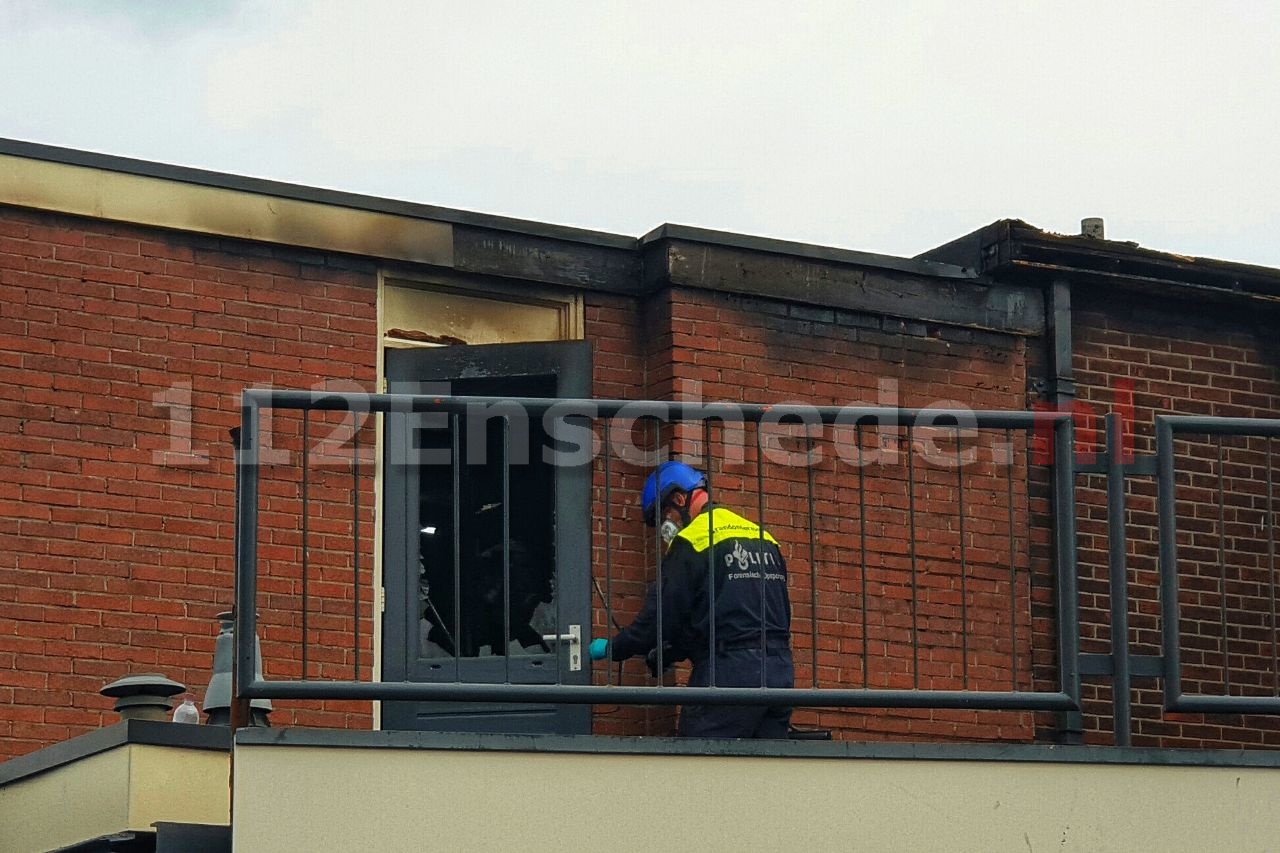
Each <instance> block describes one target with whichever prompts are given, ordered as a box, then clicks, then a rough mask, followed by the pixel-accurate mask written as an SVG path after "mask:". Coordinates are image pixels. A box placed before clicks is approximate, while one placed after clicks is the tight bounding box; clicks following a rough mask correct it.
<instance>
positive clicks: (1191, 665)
mask: <svg viewBox="0 0 1280 853" xmlns="http://www.w3.org/2000/svg"><path fill="white" fill-rule="evenodd" d="M1072 299H1073V307H1074V311H1075V315H1074V319H1073V324H1072V334H1073V337H1074V347H1075V353H1074V361H1073V366H1074V369H1075V371H1076V381H1077V393H1078V397H1079V399H1080V400H1081V401H1082V402H1083V403H1085V404H1086V406H1087V407H1088V408H1089V409H1091V410H1092V411H1093V412H1094V413H1096V414H1097V415H1098V417H1099V418H1101V416H1102V415H1104V414H1105V413H1107V412H1110V411H1119V412H1121V413H1122V414H1126V416H1128V413H1130V412H1131V413H1132V416H1131V417H1130V418H1129V419H1130V420H1131V421H1132V430H1133V449H1134V451H1135V452H1136V453H1137V454H1139V455H1141V454H1147V453H1153V452H1154V450H1155V447H1154V440H1153V437H1152V436H1153V433H1152V424H1153V418H1154V417H1155V415H1157V414H1178V415H1212V416H1220V417H1261V418H1274V417H1276V416H1277V412H1278V411H1280V349H1277V346H1276V343H1275V337H1274V318H1273V317H1268V316H1267V315H1266V314H1265V313H1264V312H1259V311H1257V310H1254V309H1246V308H1230V307H1222V306H1213V305H1202V304H1191V303H1182V302H1176V301H1169V300H1157V299H1153V298H1149V297H1138V296H1121V295H1117V294H1115V293H1112V292H1106V293H1103V292H1101V291H1095V290H1089V289H1084V288H1077V289H1076V291H1075V292H1073V295H1072ZM1098 429H1099V433H1098V438H1099V440H1101V421H1099V424H1098ZM1278 450H1280V446H1277V445H1276V444H1275V442H1272V453H1271V455H1270V456H1269V455H1268V450H1267V447H1266V444H1265V442H1260V441H1258V440H1256V439H1255V440H1244V439H1235V438H1226V439H1224V440H1223V442H1222V447H1221V451H1220V450H1219V446H1218V443H1217V442H1216V441H1215V440H1213V439H1209V438H1203V437H1190V438H1189V440H1184V441H1179V442H1177V447H1176V452H1177V462H1176V466H1175V468H1176V470H1177V482H1178V497H1179V507H1178V530H1179V537H1178V541H1179V574H1180V577H1181V581H1180V586H1179V599H1180V601H1181V610H1182V612H1181V617H1182V624H1181V625H1180V632H1181V634H1182V635H1183V636H1182V641H1181V644H1180V648H1181V649H1182V652H1181V653H1182V657H1183V681H1184V684H1183V688H1184V690H1185V691H1186V692H1188V693H1196V692H1203V693H1205V694H1210V695H1212V694H1222V693H1229V694H1234V695H1274V691H1275V688H1276V685H1275V681H1274V679H1275V677H1276V674H1275V673H1276V667H1275V659H1274V648H1273V645H1272V643H1273V638H1274V633H1273V629H1272V627H1271V626H1270V620H1271V618H1272V617H1271V615H1270V613H1271V611H1270V600H1271V598H1272V596H1273V595H1274V591H1275V587H1274V579H1273V578H1271V577H1270V571H1269V570H1268V555H1267V539H1266V536H1267V533H1266V531H1267V523H1266V517H1265V514H1266V506H1267V502H1266V494H1265V492H1266V477H1267V468H1268V463H1269V465H1270V469H1271V477H1272V479H1273V480H1274V481H1277V482H1280V469H1277V463H1276V460H1277V459H1280V455H1277V454H1276V451H1278ZM1219 452H1221V456H1219ZM1219 472H1222V474H1223V478H1222V480H1221V486H1222V489H1221V494H1222V501H1221V505H1219V500H1218V495H1219V485H1220V481H1219V479H1218V475H1219ZM1081 485H1082V488H1081V489H1080V490H1079V491H1078V493H1077V495H1078V498H1077V499H1078V501H1079V522H1078V524H1079V533H1080V544H1081V550H1080V576H1081V606H1082V614H1081V617H1082V651H1085V652H1097V653H1105V652H1107V651H1108V650H1109V648H1110V646H1109V636H1110V628H1109V615H1108V609H1107V608H1108V598H1107V596H1108V593H1109V585H1108V583H1107V534H1108V519H1107V513H1106V492H1105V489H1106V483H1105V479H1104V478H1103V477H1101V476H1098V475H1090V476H1086V477H1083V478H1082V479H1081ZM1155 495H1156V492H1155V484H1154V480H1153V478H1151V477H1142V476H1138V477H1132V478H1129V481H1128V488H1127V503H1128V523H1127V527H1126V532H1127V537H1128V556H1127V561H1128V568H1129V595H1130V608H1129V610H1130V612H1129V626H1130V641H1131V644H1132V645H1131V650H1132V652H1133V653H1135V654H1144V655H1158V654H1160V618H1159V616H1160V607H1159V600H1158V596H1157V586H1158V583H1159V576H1158V572H1157V560H1156V556H1157V547H1156V542H1157V539H1156V523H1157V519H1156V505H1155ZM1277 498H1280V495H1278V496H1277ZM1273 505H1274V509H1273V517H1272V520H1271V525H1272V528H1273V529H1274V525H1275V520H1276V519H1275V517H1274V510H1280V499H1277V500H1274V501H1273ZM1220 545H1221V546H1222V548H1221V551H1220V550H1219V546H1220ZM1224 570H1225V577H1224ZM1224 589H1225V595H1226V597H1225V598H1224ZM1224 622H1225V623H1226V625H1227V626H1228V638H1227V640H1226V643H1225V645H1224V643H1223V640H1222V635H1223V623H1224ZM1226 654H1230V658H1231V663H1230V665H1226V666H1224V662H1225V660H1226V658H1225V655H1226ZM1133 686H1134V692H1133V702H1134V707H1133V742H1134V744H1135V745H1156V744H1159V745H1163V746H1183V747H1239V746H1245V747H1258V746H1275V745H1280V723H1278V722H1277V720H1276V719H1275V718H1273V717H1256V716H1240V715H1212V716H1208V717H1206V716H1204V715H1191V714H1176V713H1168V714H1166V713H1163V712H1162V710H1161V702H1162V694H1161V692H1160V689H1159V688H1160V682H1159V681H1157V680H1155V679H1151V678H1134V680H1133ZM1084 692H1085V698H1086V703H1087V713H1086V720H1085V723H1086V732H1085V736H1086V740H1087V741H1089V742H1103V743H1107V742H1110V741H1111V737H1112V720H1111V717H1110V707H1111V706H1110V699H1111V689H1110V681H1109V679H1107V678H1094V679H1086V680H1085V682H1084Z"/></svg>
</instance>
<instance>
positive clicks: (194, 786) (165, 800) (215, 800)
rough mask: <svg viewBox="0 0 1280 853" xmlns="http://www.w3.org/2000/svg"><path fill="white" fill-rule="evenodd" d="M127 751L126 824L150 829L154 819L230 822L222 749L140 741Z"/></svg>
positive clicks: (227, 767) (228, 786)
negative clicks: (128, 753)
mask: <svg viewBox="0 0 1280 853" xmlns="http://www.w3.org/2000/svg"><path fill="white" fill-rule="evenodd" d="M130 750H131V751H132V761H131V763H130V767H129V828H130V829H150V828H151V825H152V824H153V823H155V822H156V821H158V820H171V821H179V822H182V823H216V824H225V823H229V822H230V821H231V765H230V760H231V759H230V756H229V755H228V754H227V753H226V752H220V751H216V750H195V749H177V748H174V747H167V746H152V745H146V744H135V745H134V746H131V747H130Z"/></svg>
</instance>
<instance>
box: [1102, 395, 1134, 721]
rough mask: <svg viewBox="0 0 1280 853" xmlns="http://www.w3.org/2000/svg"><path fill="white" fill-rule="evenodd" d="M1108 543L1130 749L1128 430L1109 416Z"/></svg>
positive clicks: (1118, 703)
mask: <svg viewBox="0 0 1280 853" xmlns="http://www.w3.org/2000/svg"><path fill="white" fill-rule="evenodd" d="M1106 425H1107V539H1108V545H1109V548H1110V558H1109V560H1108V563H1109V567H1108V569H1109V573H1110V575H1109V583H1110V587H1111V665H1112V674H1111V702H1112V706H1113V712H1112V713H1113V716H1112V722H1113V725H1112V728H1113V730H1114V732H1115V744H1116V746H1129V745H1130V726H1131V722H1130V713H1129V712H1130V708H1129V698H1130V697H1129V568H1128V563H1127V556H1128V555H1127V538H1128V537H1127V528H1126V519H1125V473H1124V455H1123V447H1122V444H1123V435H1124V428H1123V423H1122V421H1121V419H1120V416H1119V415H1118V414H1116V413H1114V412H1110V413H1108V414H1107V418H1106Z"/></svg>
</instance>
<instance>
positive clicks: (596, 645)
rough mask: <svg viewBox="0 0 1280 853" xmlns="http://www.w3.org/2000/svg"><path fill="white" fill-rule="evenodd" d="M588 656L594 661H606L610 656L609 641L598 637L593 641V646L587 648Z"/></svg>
mask: <svg viewBox="0 0 1280 853" xmlns="http://www.w3.org/2000/svg"><path fill="white" fill-rule="evenodd" d="M587 654H588V655H590V656H591V659H592V660H604V659H605V658H606V657H608V656H609V641H608V640H606V639H605V638H604V637H596V638H595V639H594V640H592V641H591V645H589V646H587Z"/></svg>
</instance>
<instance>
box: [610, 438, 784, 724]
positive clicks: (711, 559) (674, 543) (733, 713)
mask: <svg viewBox="0 0 1280 853" xmlns="http://www.w3.org/2000/svg"><path fill="white" fill-rule="evenodd" d="M641 507H642V509H643V512H644V520H645V524H647V525H649V526H650V527H653V526H655V525H658V524H661V525H662V528H663V539H664V540H666V541H668V542H669V546H668V548H667V552H666V554H665V555H664V556H663V558H662V634H663V636H662V638H661V639H662V642H663V643H664V645H663V646H662V649H663V654H662V658H663V663H664V665H665V664H669V663H672V662H674V661H678V660H685V659H688V660H691V661H692V662H693V668H692V671H691V672H690V675H689V686H690V687H707V686H710V684H711V678H712V661H713V660H714V669H715V683H716V686H718V687H761V686H767V687H792V686H793V685H794V681H795V670H794V665H793V663H792V659H791V600H790V597H789V596H788V594H787V566H786V562H785V561H784V560H783V558H782V553H781V552H780V551H779V550H778V543H777V540H775V539H774V538H773V536H771V535H770V534H769V533H768V531H766V530H764V529H763V528H761V527H760V526H759V525H757V524H756V523H755V522H752V521H750V520H748V519H746V518H743V517H742V516H741V515H738V514H737V513H735V512H733V511H732V510H730V509H728V508H726V507H723V506H720V505H718V504H716V503H713V502H712V500H711V494H710V492H709V491H708V489H707V480H706V477H705V476H703V474H702V473H701V472H699V471H697V470H696V469H694V468H691V467H690V466H688V465H686V464H684V463H683V462H675V461H671V462H664V463H663V464H661V465H659V466H658V468H657V469H656V470H655V471H654V472H653V473H652V474H650V475H649V477H648V479H646V480H645V484H644V488H643V490H642V492H641ZM712 578H714V590H713V589H712V586H711V583H710V581H711V579H712ZM709 597H711V598H712V599H713V601H714V604H713V605H712V606H708V605H709ZM713 612H714V614H715V616H714V621H713V620H712V618H711V614H712V613H713ZM658 643H659V638H658V590H657V584H651V585H650V587H649V590H648V593H647V595H646V596H645V601H644V605H643V607H642V608H641V610H640V613H639V614H638V615H637V616H636V618H635V621H633V622H632V623H631V624H630V625H628V626H627V627H626V628H623V629H622V630H621V631H619V632H618V633H617V634H616V635H615V636H614V637H613V638H612V639H610V640H606V639H604V638H599V639H596V640H594V641H592V643H591V645H590V648H589V652H590V655H591V657H592V659H593V660H602V659H604V658H605V657H609V658H611V659H612V660H615V661H621V660H626V659H627V658H630V657H635V656H640V655H649V656H650V657H651V659H652V657H653V651H654V650H655V649H656V648H657V647H658ZM790 722H791V708H790V707H787V706H781V705H691V706H685V707H684V708H683V709H682V710H681V713H680V725H679V733H680V735H681V736H682V737H715V738H785V737H787V731H788V728H789V726H790Z"/></svg>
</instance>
